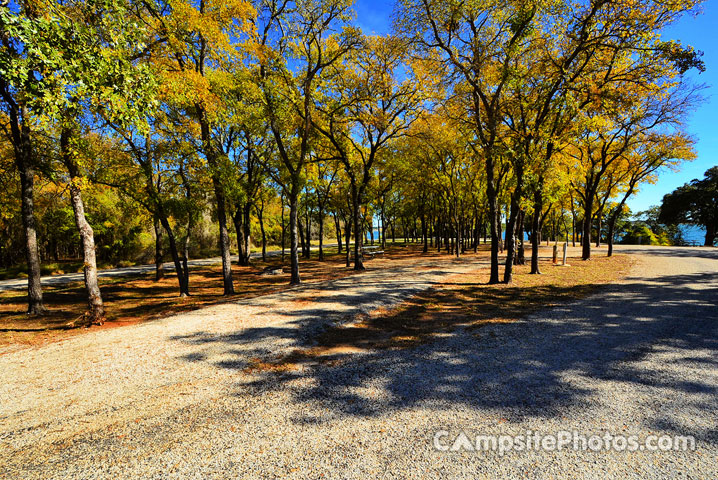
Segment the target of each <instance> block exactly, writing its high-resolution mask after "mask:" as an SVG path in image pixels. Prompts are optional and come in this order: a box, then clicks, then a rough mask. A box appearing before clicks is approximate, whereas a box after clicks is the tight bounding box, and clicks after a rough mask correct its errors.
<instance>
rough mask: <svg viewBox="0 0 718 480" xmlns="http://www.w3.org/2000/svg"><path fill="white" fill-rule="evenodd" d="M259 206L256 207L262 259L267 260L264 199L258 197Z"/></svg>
mask: <svg viewBox="0 0 718 480" xmlns="http://www.w3.org/2000/svg"><path fill="white" fill-rule="evenodd" d="M259 205H260V207H259V208H258V209H257V219H258V220H259V231H260V232H261V233H262V261H263V262H266V261H267V233H266V232H265V231H264V200H263V199H260V202H259Z"/></svg>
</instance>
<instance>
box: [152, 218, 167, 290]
mask: <svg viewBox="0 0 718 480" xmlns="http://www.w3.org/2000/svg"><path fill="white" fill-rule="evenodd" d="M154 227H155V282H159V281H160V280H162V279H163V278H165V267H164V258H163V257H164V254H163V252H162V228H161V226H160V222H159V219H157V218H155V221H154Z"/></svg>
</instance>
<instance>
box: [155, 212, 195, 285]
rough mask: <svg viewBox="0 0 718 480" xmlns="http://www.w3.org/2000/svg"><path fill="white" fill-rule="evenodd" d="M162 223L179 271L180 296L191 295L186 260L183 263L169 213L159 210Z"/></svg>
mask: <svg viewBox="0 0 718 480" xmlns="http://www.w3.org/2000/svg"><path fill="white" fill-rule="evenodd" d="M159 217H160V223H161V224H162V226H163V227H164V229H165V233H167V240H168V243H169V246H170V254H171V255H172V261H173V262H174V264H175V272H177V281H178V283H179V290H180V297H186V296H188V295H189V285H188V278H189V274H188V272H187V271H186V265H187V264H186V261H185V262H184V263H183V262H182V259H181V258H180V256H179V250H178V249H177V242H176V240H175V235H174V232H173V231H172V227H171V225H170V222H169V220H168V219H167V215H166V214H165V212H164V211H162V209H161V211H160V212H159Z"/></svg>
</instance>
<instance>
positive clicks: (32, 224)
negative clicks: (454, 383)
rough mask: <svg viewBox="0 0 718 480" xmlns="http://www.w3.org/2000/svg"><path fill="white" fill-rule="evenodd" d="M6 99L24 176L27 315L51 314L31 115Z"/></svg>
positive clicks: (22, 185) (15, 146) (21, 181)
mask: <svg viewBox="0 0 718 480" xmlns="http://www.w3.org/2000/svg"><path fill="white" fill-rule="evenodd" d="M2 87H3V97H4V98H6V99H7V100H8V103H9V106H10V108H9V109H8V110H9V112H8V113H9V117H10V133H11V140H12V144H13V149H14V153H15V165H16V166H17V169H18V172H19V173H20V192H21V193H20V195H21V197H20V200H21V216H22V226H23V230H24V232H25V258H26V260H27V269H28V277H27V294H28V295H27V297H28V306H27V313H28V314H29V315H43V314H45V313H47V309H46V308H45V304H44V302H43V298H42V283H41V282H40V276H41V270H40V252H39V250H38V244H37V223H36V220H35V194H34V191H35V156H34V152H33V148H32V139H31V137H30V127H29V126H28V125H27V119H28V112H27V110H26V109H25V108H24V107H19V106H18V105H17V104H16V103H15V102H14V101H12V98H10V96H9V95H8V94H6V93H7V92H6V91H5V88H4V87H5V85H4V84H3V85H2Z"/></svg>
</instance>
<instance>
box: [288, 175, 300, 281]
mask: <svg viewBox="0 0 718 480" xmlns="http://www.w3.org/2000/svg"><path fill="white" fill-rule="evenodd" d="M298 190H299V189H298V182H295V183H294V187H293V188H292V192H290V195H289V244H290V247H289V257H290V258H289V262H290V264H291V278H290V280H289V283H290V285H299V284H300V283H302V280H301V279H300V278H299V238H298V233H299V232H298V231H297V223H298V220H299V219H298V217H299V191H298Z"/></svg>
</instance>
